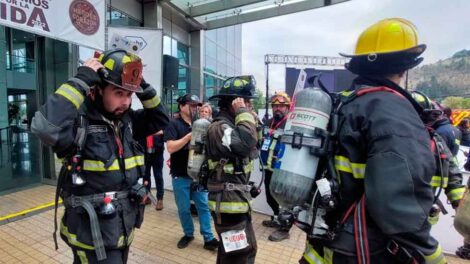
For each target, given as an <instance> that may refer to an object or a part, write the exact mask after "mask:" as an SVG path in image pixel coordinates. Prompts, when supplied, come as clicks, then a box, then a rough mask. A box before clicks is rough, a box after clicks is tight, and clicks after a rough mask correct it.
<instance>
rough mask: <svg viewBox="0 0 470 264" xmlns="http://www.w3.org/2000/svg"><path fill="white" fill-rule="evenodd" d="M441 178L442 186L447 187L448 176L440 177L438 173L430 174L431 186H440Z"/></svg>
mask: <svg viewBox="0 0 470 264" xmlns="http://www.w3.org/2000/svg"><path fill="white" fill-rule="evenodd" d="M441 178H442V188H446V187H447V184H448V182H449V178H447V177H441V176H439V175H437V176H436V175H434V176H432V179H431V186H432V187H436V188H437V187H441Z"/></svg>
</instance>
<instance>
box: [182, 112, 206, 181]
mask: <svg viewBox="0 0 470 264" xmlns="http://www.w3.org/2000/svg"><path fill="white" fill-rule="evenodd" d="M210 124H211V122H210V121H209V120H207V119H205V118H201V119H198V120H196V121H194V122H193V124H192V134H191V142H190V143H189V156H188V168H187V171H188V175H189V176H190V177H191V178H193V179H194V180H195V181H198V180H199V171H200V169H201V165H202V163H203V162H204V160H205V159H206V149H205V146H206V135H207V129H208V128H209V125H210Z"/></svg>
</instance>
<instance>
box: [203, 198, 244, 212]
mask: <svg viewBox="0 0 470 264" xmlns="http://www.w3.org/2000/svg"><path fill="white" fill-rule="evenodd" d="M216 205H217V202H216V201H209V209H210V210H211V211H215V208H216ZM249 209H250V206H249V204H248V203H246V202H221V203H220V212H221V213H226V214H240V213H246V212H248V211H249Z"/></svg>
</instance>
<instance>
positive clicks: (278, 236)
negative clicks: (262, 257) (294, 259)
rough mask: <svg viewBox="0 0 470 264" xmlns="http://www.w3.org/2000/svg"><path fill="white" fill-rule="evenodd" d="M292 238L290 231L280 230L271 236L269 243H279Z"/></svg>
mask: <svg viewBox="0 0 470 264" xmlns="http://www.w3.org/2000/svg"><path fill="white" fill-rule="evenodd" d="M289 237H290V235H289V230H282V229H278V230H276V231H274V232H272V233H271V235H269V237H268V239H269V241H273V242H279V241H282V240H284V239H288V238H289Z"/></svg>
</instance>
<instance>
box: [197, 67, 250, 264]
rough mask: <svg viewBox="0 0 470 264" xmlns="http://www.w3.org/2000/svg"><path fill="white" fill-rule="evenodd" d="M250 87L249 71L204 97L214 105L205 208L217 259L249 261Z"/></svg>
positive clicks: (209, 139)
mask: <svg viewBox="0 0 470 264" xmlns="http://www.w3.org/2000/svg"><path fill="white" fill-rule="evenodd" d="M255 88H256V87H255V80H254V77H253V76H238V77H232V78H229V79H227V80H225V81H224V83H223V86H222V87H221V88H220V92H219V94H217V95H215V96H212V97H211V98H210V99H209V100H214V99H218V100H219V101H218V107H219V110H220V111H219V114H218V115H217V116H216V117H215V118H214V120H213V122H212V124H211V125H210V126H209V128H208V131H207V147H206V148H207V155H208V161H207V163H208V169H209V172H208V175H209V178H208V181H207V188H208V190H209V207H210V209H211V211H212V216H213V218H214V222H215V230H216V231H217V234H218V235H219V238H220V240H221V243H220V246H219V249H218V252H217V263H234V264H238V263H239V264H245V263H254V261H255V256H256V251H257V245H256V238H255V234H254V230H253V225H252V219H251V207H250V200H251V197H250V190H252V186H251V185H250V184H249V179H250V173H251V171H252V169H253V159H254V158H255V157H256V156H257V148H256V146H257V140H258V137H257V134H256V121H255V117H254V115H253V114H252V113H251V112H249V110H248V109H247V104H248V103H249V100H250V99H252V98H254V97H255Z"/></svg>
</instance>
